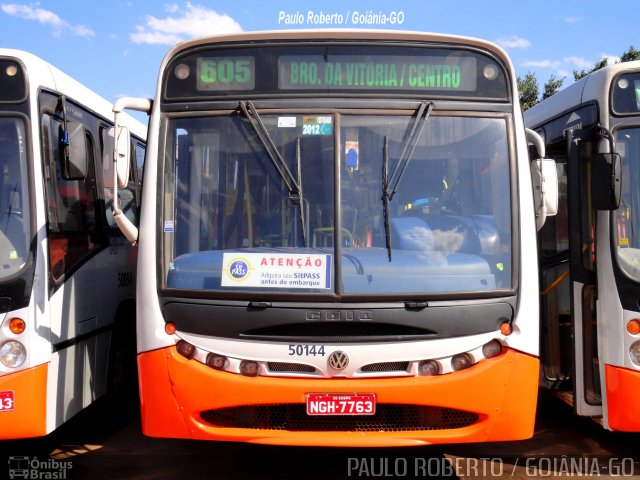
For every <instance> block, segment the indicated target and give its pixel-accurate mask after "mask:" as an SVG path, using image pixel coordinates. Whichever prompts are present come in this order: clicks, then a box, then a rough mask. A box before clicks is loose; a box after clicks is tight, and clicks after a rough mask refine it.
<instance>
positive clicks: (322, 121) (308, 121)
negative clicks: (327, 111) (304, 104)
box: [302, 116, 333, 135]
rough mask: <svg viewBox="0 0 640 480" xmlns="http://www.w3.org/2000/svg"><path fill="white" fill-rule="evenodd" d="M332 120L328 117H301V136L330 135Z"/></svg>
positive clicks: (331, 132)
mask: <svg viewBox="0 0 640 480" xmlns="http://www.w3.org/2000/svg"><path fill="white" fill-rule="evenodd" d="M332 134H333V118H332V117H330V116H317V117H303V119H302V135H332Z"/></svg>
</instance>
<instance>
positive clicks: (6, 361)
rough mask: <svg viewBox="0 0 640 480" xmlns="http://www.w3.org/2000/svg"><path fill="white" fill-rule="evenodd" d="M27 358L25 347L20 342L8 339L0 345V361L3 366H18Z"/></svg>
mask: <svg viewBox="0 0 640 480" xmlns="http://www.w3.org/2000/svg"><path fill="white" fill-rule="evenodd" d="M26 359H27V349H26V348H24V345H22V344H21V343H20V342H16V341H14V340H10V341H8V342H6V343H4V344H3V345H2V347H0V362H2V364H3V365H4V366H5V367H9V368H18V367H19V366H20V365H22V364H23V363H24V361H25V360H26Z"/></svg>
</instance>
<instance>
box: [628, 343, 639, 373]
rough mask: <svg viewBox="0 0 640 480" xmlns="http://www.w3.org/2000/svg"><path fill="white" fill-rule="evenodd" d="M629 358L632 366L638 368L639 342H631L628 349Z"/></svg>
mask: <svg viewBox="0 0 640 480" xmlns="http://www.w3.org/2000/svg"><path fill="white" fill-rule="evenodd" d="M629 357H630V358H631V361H632V362H633V364H634V365H637V366H639V367H640V342H633V343H632V344H631V346H630V347H629Z"/></svg>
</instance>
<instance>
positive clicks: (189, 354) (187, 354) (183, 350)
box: [176, 340, 196, 360]
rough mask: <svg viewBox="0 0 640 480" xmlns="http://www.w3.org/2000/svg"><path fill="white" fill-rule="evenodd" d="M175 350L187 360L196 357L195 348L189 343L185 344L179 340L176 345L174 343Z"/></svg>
mask: <svg viewBox="0 0 640 480" xmlns="http://www.w3.org/2000/svg"><path fill="white" fill-rule="evenodd" d="M176 350H177V351H178V353H179V354H180V355H182V356H183V357H184V358H186V359H187V360H191V359H192V358H193V357H195V356H196V347H195V346H194V345H191V344H190V343H189V342H185V341H184V340H180V341H178V343H176Z"/></svg>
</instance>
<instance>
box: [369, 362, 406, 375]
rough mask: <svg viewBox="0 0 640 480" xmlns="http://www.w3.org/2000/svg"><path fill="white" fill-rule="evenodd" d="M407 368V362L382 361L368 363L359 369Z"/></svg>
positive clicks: (371, 370)
mask: <svg viewBox="0 0 640 480" xmlns="http://www.w3.org/2000/svg"><path fill="white" fill-rule="evenodd" d="M408 368H409V362H382V363H370V364H369V365H365V366H364V367H362V368H361V369H360V371H361V372H367V373H376V372H406V371H407V369H408Z"/></svg>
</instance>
